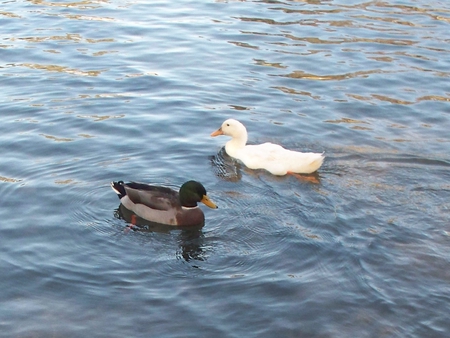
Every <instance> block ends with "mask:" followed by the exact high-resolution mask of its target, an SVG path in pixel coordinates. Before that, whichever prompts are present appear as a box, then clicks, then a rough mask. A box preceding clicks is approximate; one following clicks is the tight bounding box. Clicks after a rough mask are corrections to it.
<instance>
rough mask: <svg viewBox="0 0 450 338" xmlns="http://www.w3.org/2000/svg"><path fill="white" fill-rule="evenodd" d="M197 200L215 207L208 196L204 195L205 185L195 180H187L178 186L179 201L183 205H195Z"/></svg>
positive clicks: (190, 206) (189, 206)
mask: <svg viewBox="0 0 450 338" xmlns="http://www.w3.org/2000/svg"><path fill="white" fill-rule="evenodd" d="M198 202H202V203H204V204H205V205H206V206H208V207H210V208H213V209H217V205H215V204H214V203H213V202H212V201H211V200H210V199H209V197H208V196H207V195H206V189H205V187H204V186H203V185H202V184H201V183H199V182H197V181H188V182H186V183H184V184H183V185H182V186H181V188H180V203H181V205H182V206H183V207H188V208H192V207H196V206H197V203H198Z"/></svg>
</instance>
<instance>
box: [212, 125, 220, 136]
mask: <svg viewBox="0 0 450 338" xmlns="http://www.w3.org/2000/svg"><path fill="white" fill-rule="evenodd" d="M219 135H223V131H222V127H220V128H219V129H217V130H216V131H215V132H212V133H211V136H212V137H216V136H219Z"/></svg>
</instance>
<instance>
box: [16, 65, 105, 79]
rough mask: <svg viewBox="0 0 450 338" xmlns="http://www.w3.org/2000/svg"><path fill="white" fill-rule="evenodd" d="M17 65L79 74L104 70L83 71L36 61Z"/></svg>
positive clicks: (88, 74)
mask: <svg viewBox="0 0 450 338" xmlns="http://www.w3.org/2000/svg"><path fill="white" fill-rule="evenodd" d="M17 66H22V67H27V68H31V69H38V70H46V71H49V72H58V73H68V74H74V75H81V76H98V75H100V74H101V73H102V72H103V71H104V70H88V71H83V70H79V69H74V68H69V67H63V66H58V65H42V64H38V63H21V64H18V65H17Z"/></svg>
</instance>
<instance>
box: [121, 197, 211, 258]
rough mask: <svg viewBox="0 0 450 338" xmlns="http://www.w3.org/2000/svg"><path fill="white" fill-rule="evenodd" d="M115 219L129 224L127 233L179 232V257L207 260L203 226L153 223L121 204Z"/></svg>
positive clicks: (126, 228) (125, 229)
mask: <svg viewBox="0 0 450 338" xmlns="http://www.w3.org/2000/svg"><path fill="white" fill-rule="evenodd" d="M114 217H116V218H118V219H122V220H124V221H125V222H127V223H128V225H127V226H126V227H125V228H124V230H123V231H124V232H125V233H127V232H128V231H129V230H133V231H143V232H157V233H170V232H172V231H176V232H179V235H178V240H177V242H178V244H179V249H180V251H179V255H180V256H181V257H182V258H183V259H184V260H185V261H186V262H189V261H191V260H199V261H204V260H205V259H206V253H205V249H204V244H203V241H202V239H203V238H204V235H203V233H202V230H201V229H202V227H203V226H198V227H188V228H186V227H174V226H170V225H164V224H159V223H155V222H151V221H148V220H146V219H143V218H141V217H139V216H137V215H136V214H135V213H133V212H132V211H130V210H128V209H127V208H125V207H124V206H123V205H122V204H120V205H119V207H118V208H117V209H116V210H115V213H114Z"/></svg>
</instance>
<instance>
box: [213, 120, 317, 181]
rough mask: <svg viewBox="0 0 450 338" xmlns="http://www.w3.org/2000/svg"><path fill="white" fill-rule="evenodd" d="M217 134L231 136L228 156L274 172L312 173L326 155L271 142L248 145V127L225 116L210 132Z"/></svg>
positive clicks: (274, 173)
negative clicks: (215, 128) (226, 118)
mask: <svg viewBox="0 0 450 338" xmlns="http://www.w3.org/2000/svg"><path fill="white" fill-rule="evenodd" d="M218 135H226V136H231V140H230V141H228V142H227V143H226V144H225V151H226V152H227V154H228V155H229V156H231V157H233V158H235V159H238V160H240V161H241V162H242V163H243V164H244V165H245V166H246V167H248V168H250V169H265V170H267V171H268V172H270V173H271V174H273V175H278V176H283V175H286V174H294V175H295V174H311V173H313V172H315V171H317V170H318V169H319V168H320V166H321V165H322V163H323V160H324V158H325V156H324V154H323V153H302V152H298V151H293V150H288V149H285V148H283V147H282V146H280V145H278V144H273V143H270V142H267V143H263V144H257V145H247V139H248V136H247V129H246V128H245V126H244V125H243V124H242V123H241V122H239V121H237V120H235V119H228V120H226V121H225V122H223V123H222V126H221V127H220V128H219V129H217V130H216V131H214V132H213V133H211V136H213V137H215V136H218Z"/></svg>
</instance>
